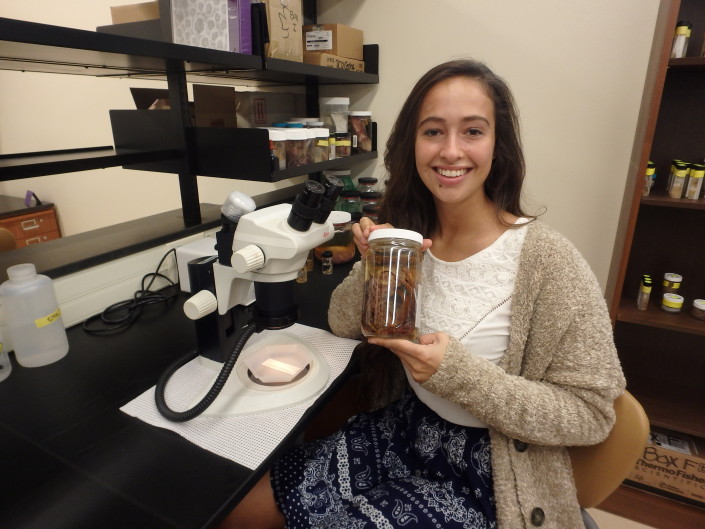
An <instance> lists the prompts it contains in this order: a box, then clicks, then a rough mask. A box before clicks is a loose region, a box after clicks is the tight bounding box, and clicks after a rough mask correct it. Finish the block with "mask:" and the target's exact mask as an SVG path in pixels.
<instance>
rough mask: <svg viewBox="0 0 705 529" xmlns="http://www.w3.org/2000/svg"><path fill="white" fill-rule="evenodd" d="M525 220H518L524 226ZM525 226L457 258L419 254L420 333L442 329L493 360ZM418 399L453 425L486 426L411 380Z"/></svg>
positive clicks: (502, 344)
mask: <svg viewBox="0 0 705 529" xmlns="http://www.w3.org/2000/svg"><path fill="white" fill-rule="evenodd" d="M526 222H527V219H523V218H522V219H519V220H518V221H517V224H520V223H521V224H524V223H526ZM525 235H526V229H525V227H522V228H519V229H509V230H507V231H505V232H504V233H503V234H502V235H500V236H499V237H498V238H497V240H496V241H494V242H493V243H492V244H491V245H490V246H488V247H487V248H485V249H484V250H482V251H480V252H478V253H476V254H474V255H471V256H470V257H468V258H467V259H463V260H462V261H457V262H446V261H441V260H440V259H438V258H436V257H435V256H434V255H433V253H432V251H431V250H428V251H427V252H426V254H425V256H424V260H423V265H422V290H421V292H420V301H419V330H420V332H421V334H427V333H431V332H439V331H443V332H446V333H448V334H450V335H451V336H454V337H456V338H457V339H458V340H460V342H461V343H462V344H463V345H464V346H465V349H466V350H467V351H468V354H473V355H476V356H480V357H482V358H486V359H487V360H489V361H491V362H494V363H498V362H499V361H500V359H501V358H502V356H503V355H504V352H505V350H506V348H507V344H508V341H509V323H510V316H511V313H512V292H513V291H514V279H515V277H516V273H517V269H518V266H519V254H520V253H521V248H522V245H523V244H524V237H525ZM406 376H407V378H408V380H409V384H411V387H412V388H413V390H414V391H415V392H416V394H417V395H418V397H419V399H420V400H421V401H422V402H424V403H425V404H426V405H427V406H428V407H430V408H431V409H432V410H434V411H435V412H436V413H438V415H440V416H441V417H443V418H444V419H446V420H447V421H450V422H452V423H455V424H460V425H463V426H474V427H477V428H485V427H486V425H485V424H484V423H483V422H482V421H480V420H478V419H477V418H475V417H474V416H473V415H472V414H471V413H470V412H468V411H467V410H465V409H464V408H461V407H460V406H459V405H457V404H455V403H453V402H450V401H448V400H446V399H443V398H441V397H438V396H437V395H435V394H433V393H431V392H430V391H428V390H426V389H424V388H423V387H421V385H420V384H418V383H417V382H414V380H413V379H412V378H411V375H409V373H408V371H407V373H406Z"/></svg>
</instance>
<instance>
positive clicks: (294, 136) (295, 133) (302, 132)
mask: <svg viewBox="0 0 705 529" xmlns="http://www.w3.org/2000/svg"><path fill="white" fill-rule="evenodd" d="M286 139H287V140H306V139H308V129H286Z"/></svg>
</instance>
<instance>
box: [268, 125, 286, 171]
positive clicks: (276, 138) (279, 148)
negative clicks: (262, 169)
mask: <svg viewBox="0 0 705 529" xmlns="http://www.w3.org/2000/svg"><path fill="white" fill-rule="evenodd" d="M269 146H270V148H271V150H272V153H273V154H274V157H275V158H276V159H277V161H278V162H279V163H278V167H277V169H286V132H285V131H283V130H277V129H273V128H270V129H269Z"/></svg>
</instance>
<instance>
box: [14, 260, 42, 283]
mask: <svg viewBox="0 0 705 529" xmlns="http://www.w3.org/2000/svg"><path fill="white" fill-rule="evenodd" d="M36 274H37V269H36V268H35V266H34V264H33V263H24V264H18V265H14V266H11V267H10V268H8V269H7V277H8V278H10V279H12V280H13V281H21V280H23V279H30V278H32V277H34V276H35V275H36Z"/></svg>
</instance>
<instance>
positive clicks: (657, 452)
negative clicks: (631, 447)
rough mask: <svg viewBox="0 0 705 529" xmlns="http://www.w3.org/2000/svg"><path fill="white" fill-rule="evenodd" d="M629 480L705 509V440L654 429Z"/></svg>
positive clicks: (662, 429)
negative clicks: (699, 505)
mask: <svg viewBox="0 0 705 529" xmlns="http://www.w3.org/2000/svg"><path fill="white" fill-rule="evenodd" d="M627 481H631V482H633V483H635V484H637V485H638V486H640V487H642V488H648V489H650V490H653V491H654V492H660V493H665V494H667V495H669V496H676V497H681V498H683V499H685V500H687V501H688V502H695V503H698V504H701V505H703V506H705V439H700V438H697V437H693V436H690V435H686V434H683V433H679V432H674V431H671V430H666V429H664V428H657V427H655V426H652V427H651V436H650V439H649V442H648V443H647V445H646V446H645V447H644V454H643V456H642V457H640V458H639V460H638V461H637V463H636V465H635V467H634V469H633V470H632V472H631V473H630V474H629V476H628V477H627Z"/></svg>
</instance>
